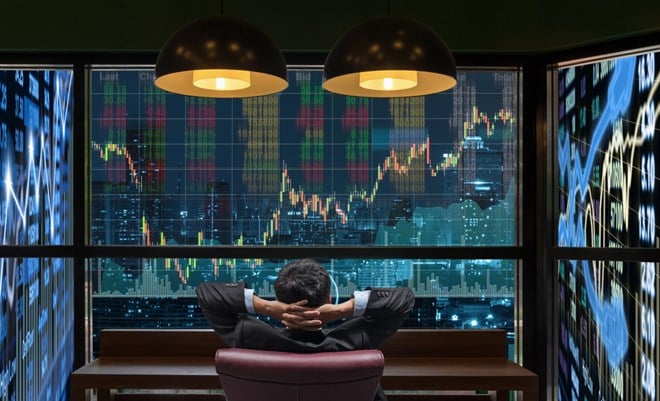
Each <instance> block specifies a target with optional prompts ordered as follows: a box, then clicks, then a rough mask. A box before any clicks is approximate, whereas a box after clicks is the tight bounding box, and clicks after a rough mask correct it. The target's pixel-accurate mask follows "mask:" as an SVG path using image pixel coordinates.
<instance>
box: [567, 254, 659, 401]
mask: <svg viewBox="0 0 660 401" xmlns="http://www.w3.org/2000/svg"><path fill="white" fill-rule="evenodd" d="M659 268H660V264H658V263H656V262H635V261H620V260H619V261H616V260H612V261H592V260H571V261H568V260H562V261H559V263H558V272H559V273H558V277H559V295H558V296H559V303H558V306H559V311H558V313H559V342H558V376H557V378H558V389H557V390H558V392H559V398H560V399H567V398H571V397H572V396H574V397H577V399H590V398H591V397H592V396H593V395H595V394H600V395H601V396H600V398H601V399H605V400H617V399H619V400H621V399H624V400H625V399H635V400H638V399H639V400H642V399H654V397H655V396H656V395H657V392H656V391H657V387H656V386H657V378H658V377H659V376H658V373H659V372H658V366H659V363H660V360H659V356H658V352H657V350H658V349H657V347H658V345H657V344H656V340H657V336H658V329H659V326H658V320H657V312H658V296H659V295H660V293H659V291H660V278H659V277H660V276H659V275H658V272H659V271H660V270H659ZM576 372H580V373H579V374H576Z"/></svg>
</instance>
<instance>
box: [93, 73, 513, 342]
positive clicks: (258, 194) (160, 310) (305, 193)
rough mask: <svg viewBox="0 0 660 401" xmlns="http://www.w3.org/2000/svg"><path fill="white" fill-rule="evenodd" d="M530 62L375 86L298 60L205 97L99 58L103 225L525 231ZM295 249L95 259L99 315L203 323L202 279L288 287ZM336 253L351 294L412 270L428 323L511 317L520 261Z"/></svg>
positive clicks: (151, 233)
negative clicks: (263, 87) (416, 86)
mask: <svg viewBox="0 0 660 401" xmlns="http://www.w3.org/2000/svg"><path fill="white" fill-rule="evenodd" d="M520 74H521V73H520V71H519V70H517V69H494V70H461V71H459V74H458V85H457V87H456V88H455V89H453V90H452V91H448V92H446V93H441V94H437V95H432V96H426V97H411V98H398V99H397V98H393V99H367V98H357V97H347V96H339V95H334V94H331V93H329V92H325V91H323V89H322V87H321V84H322V81H323V72H322V70H321V69H320V68H313V67H310V68H291V69H290V70H289V75H288V79H289V87H288V88H287V89H286V90H285V91H284V92H282V93H280V94H277V95H272V96H263V97H255V98H245V99H202V98H192V97H182V96H177V95H171V94H168V93H165V92H163V91H160V90H158V89H157V88H155V86H154V85H153V80H154V74H153V71H152V70H146V69H144V70H140V69H135V70H125V69H111V68H95V69H93V70H91V72H90V82H91V95H90V105H91V113H90V129H91V143H90V154H91V161H90V165H91V186H92V191H91V227H90V236H91V238H90V241H91V243H92V244H94V245H148V246H177V245H196V246H209V245H216V246H237V247H240V246H253V247H255V246H257V247H268V246H272V245H278V246H307V247H314V246H333V247H338V248H339V247H355V246H361V247H369V246H398V247H400V246H405V247H416V246H434V247H438V248H439V249H442V248H443V247H445V248H446V247H451V246H477V247H478V246H516V245H517V244H518V232H517V227H518V221H519V220H518V212H517V210H518V206H519V205H518V196H519V189H518V183H517V182H516V178H517V177H518V175H519V167H518V152H519V145H520V143H519V102H520V96H519V91H520V80H521V75H520ZM285 262H286V261H281V260H268V259H256V258H255V259H228V258H215V259H197V258H162V259H156V258H149V256H148V255H145V257H144V258H122V257H115V258H96V259H93V260H91V261H90V263H91V265H92V270H93V273H92V281H93V286H92V291H93V304H94V311H95V312H94V322H95V327H97V326H98V327H100V326H105V327H108V326H112V325H115V324H116V325H122V324H126V325H128V324H143V325H155V326H158V325H162V324H167V325H180V326H184V327H188V326H190V325H195V324H201V325H204V324H205V323H204V321H203V318H200V317H199V315H198V314H197V313H196V312H195V310H196V309H195V299H194V289H195V286H196V285H197V284H199V283H200V282H202V281H210V280H223V281H237V280H243V281H245V282H246V283H248V284H249V285H250V286H251V287H253V288H255V289H256V290H257V292H258V293H259V294H260V295H262V296H273V295H274V294H273V290H272V283H273V280H274V277H275V276H276V274H277V271H278V270H279V269H280V268H281V267H282V265H283V264H284V263H285ZM323 262H324V264H325V265H326V267H328V269H329V270H331V274H332V277H333V280H334V291H335V296H336V297H337V298H343V297H347V296H349V295H350V294H351V293H352V291H353V290H354V289H356V288H364V287H368V286H394V285H408V286H411V287H413V288H414V289H415V290H416V294H417V297H418V307H417V308H418V310H419V311H420V312H419V313H418V314H415V316H416V317H415V319H416V320H414V322H411V324H413V325H430V326H433V327H436V326H447V327H456V326H458V327H475V326H480V325H483V326H486V325H492V326H494V325H506V326H507V327H510V328H511V330H513V307H512V304H513V293H514V281H515V279H514V276H515V274H514V272H515V266H516V263H517V261H514V260H400V259H395V260H392V259H383V258H378V257H377V255H375V256H374V258H373V259H366V260H346V259H333V260H326V261H323ZM177 303H178V306H176V305H177ZM146 310H148V311H149V313H146V312H145V311H146ZM421 311H423V312H421ZM146 315H149V316H152V317H153V316H165V315H167V316H169V317H170V318H169V320H166V321H165V320H163V319H161V318H155V317H154V318H146V317H145V316H146ZM191 316H193V317H192V318H191ZM129 317H130V318H129ZM498 319H499V321H498ZM495 321H498V323H494V322H495ZM136 322H139V323H136Z"/></svg>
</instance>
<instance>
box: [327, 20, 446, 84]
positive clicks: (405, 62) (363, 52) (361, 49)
mask: <svg viewBox="0 0 660 401" xmlns="http://www.w3.org/2000/svg"><path fill="white" fill-rule="evenodd" d="M323 73H324V76H325V82H324V83H323V88H324V89H325V90H327V91H329V92H333V93H338V94H342V95H349V96H362V97H406V96H422V95H429V94H432V93H437V92H442V91H445V90H447V89H451V88H452V87H454V86H455V85H456V62H455V61H454V57H453V55H452V54H451V51H450V50H449V48H448V47H447V45H446V44H445V42H444V41H443V40H442V38H440V36H438V34H437V33H435V31H433V30H432V29H431V28H429V27H428V26H426V25H424V24H422V23H420V22H418V21H415V20H412V19H408V18H402V17H390V16H386V17H377V18H373V19H370V20H367V21H364V22H362V23H359V24H358V25H356V26H355V27H353V28H352V29H350V30H349V31H347V32H346V33H345V34H344V35H343V36H342V37H341V38H339V40H338V41H337V42H336V43H335V45H334V46H333V47H332V49H331V50H330V53H328V56H327V58H326V60H325V65H324V68H323Z"/></svg>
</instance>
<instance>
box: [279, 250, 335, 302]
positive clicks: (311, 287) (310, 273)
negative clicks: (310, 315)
mask: <svg viewBox="0 0 660 401" xmlns="http://www.w3.org/2000/svg"><path fill="white" fill-rule="evenodd" d="M274 287H275V296H276V297H277V299H278V300H279V301H282V302H285V303H289V304H290V303H293V302H298V301H302V300H307V305H306V306H312V307H315V306H320V305H323V304H325V303H328V302H329V300H330V276H329V275H328V272H327V271H326V270H325V269H324V268H323V266H321V264H320V263H318V262H317V261H315V260H313V259H301V260H296V261H294V262H291V263H288V264H287V265H286V266H284V267H283V268H282V270H280V273H279V275H278V276H277V279H276V280H275V285H274Z"/></svg>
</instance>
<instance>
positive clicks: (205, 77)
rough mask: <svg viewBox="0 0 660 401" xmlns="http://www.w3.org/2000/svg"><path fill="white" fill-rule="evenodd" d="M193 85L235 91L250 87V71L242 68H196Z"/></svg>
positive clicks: (193, 74)
mask: <svg viewBox="0 0 660 401" xmlns="http://www.w3.org/2000/svg"><path fill="white" fill-rule="evenodd" d="M192 79H193V85H195V86H196V87H198V88H202V89H208V90H215V91H233V90H239V89H245V88H249V87H250V85H251V82H250V71H242V70H195V71H193V73H192Z"/></svg>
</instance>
